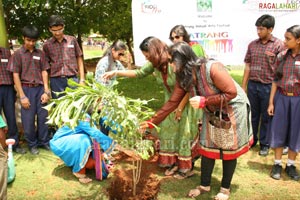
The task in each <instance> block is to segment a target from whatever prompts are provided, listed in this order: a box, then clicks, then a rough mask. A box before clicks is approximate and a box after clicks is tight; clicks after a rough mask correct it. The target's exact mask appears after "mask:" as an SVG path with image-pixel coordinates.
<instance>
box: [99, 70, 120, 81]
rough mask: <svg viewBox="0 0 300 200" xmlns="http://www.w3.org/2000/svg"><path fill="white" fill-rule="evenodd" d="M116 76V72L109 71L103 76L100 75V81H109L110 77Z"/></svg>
mask: <svg viewBox="0 0 300 200" xmlns="http://www.w3.org/2000/svg"><path fill="white" fill-rule="evenodd" d="M116 75H117V71H110V72H105V73H104V74H103V75H102V77H101V78H102V79H103V80H104V81H107V80H110V79H111V78H112V77H114V76H116Z"/></svg>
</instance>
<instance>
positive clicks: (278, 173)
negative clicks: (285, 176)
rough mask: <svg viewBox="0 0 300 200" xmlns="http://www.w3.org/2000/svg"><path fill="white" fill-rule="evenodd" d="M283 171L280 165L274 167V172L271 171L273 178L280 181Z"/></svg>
mask: <svg viewBox="0 0 300 200" xmlns="http://www.w3.org/2000/svg"><path fill="white" fill-rule="evenodd" d="M281 171H282V166H281V165H278V164H275V165H273V167H272V171H271V177H272V178H274V179H276V180H279V179H280V176H281Z"/></svg>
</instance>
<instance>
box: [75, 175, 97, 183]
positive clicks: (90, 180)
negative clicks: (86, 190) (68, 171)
mask: <svg viewBox="0 0 300 200" xmlns="http://www.w3.org/2000/svg"><path fill="white" fill-rule="evenodd" d="M78 180H79V182H80V183H83V184H87V183H90V182H92V181H93V180H92V179H91V178H89V177H87V176H86V177H84V178H79V179H78Z"/></svg>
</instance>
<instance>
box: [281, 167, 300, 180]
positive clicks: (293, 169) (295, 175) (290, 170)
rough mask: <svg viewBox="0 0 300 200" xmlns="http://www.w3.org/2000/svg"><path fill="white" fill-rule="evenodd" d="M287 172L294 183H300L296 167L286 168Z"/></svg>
mask: <svg viewBox="0 0 300 200" xmlns="http://www.w3.org/2000/svg"><path fill="white" fill-rule="evenodd" d="M285 172H286V174H287V175H288V176H289V177H290V178H291V179H292V180H294V181H298V180H299V179H300V176H299V174H298V172H297V170H296V167H295V166H294V165H291V166H286V168H285Z"/></svg>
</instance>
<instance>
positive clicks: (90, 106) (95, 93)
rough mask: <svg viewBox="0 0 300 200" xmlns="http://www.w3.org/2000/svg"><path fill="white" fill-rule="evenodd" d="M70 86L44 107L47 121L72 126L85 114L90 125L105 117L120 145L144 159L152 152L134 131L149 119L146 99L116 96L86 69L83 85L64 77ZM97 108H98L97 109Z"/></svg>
mask: <svg viewBox="0 0 300 200" xmlns="http://www.w3.org/2000/svg"><path fill="white" fill-rule="evenodd" d="M68 84H69V86H70V87H68V88H66V90H65V91H64V92H62V94H63V96H62V97H60V98H58V99H52V100H51V101H50V103H49V104H48V105H47V106H46V107H45V109H47V110H48V112H49V115H48V122H47V123H48V124H53V125H56V126H58V127H61V126H63V125H67V126H69V127H71V128H75V127H76V126H77V125H78V122H79V120H84V119H85V118H86V114H87V113H89V114H90V116H91V126H94V125H95V124H98V123H99V121H100V119H101V118H105V119H106V120H105V121H104V123H105V125H107V126H109V127H110V128H111V129H112V130H115V131H116V132H117V134H115V135H114V136H113V138H114V139H115V140H116V141H117V142H118V143H119V144H120V145H121V146H122V147H123V148H127V149H130V150H133V151H134V152H136V153H137V154H138V155H139V156H140V157H141V158H142V159H148V158H149V157H150V156H151V155H152V154H153V153H154V149H153V145H152V143H151V142H150V141H147V140H143V134H142V133H140V132H139V131H138V128H139V124H140V122H142V121H145V120H147V119H149V118H150V117H151V116H152V115H153V114H154V111H153V110H152V109H150V108H148V107H147V103H148V102H149V101H151V100H149V101H147V100H141V99H131V98H128V97H125V96H123V95H120V93H119V92H118V91H117V90H116V89H114V88H113V87H111V88H108V87H105V86H103V85H102V84H100V83H98V82H97V81H96V80H95V79H94V75H93V73H91V72H88V74H87V75H86V81H85V85H80V84H78V83H76V82H75V81H73V80H72V79H69V80H68ZM100 109H101V111H100Z"/></svg>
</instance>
